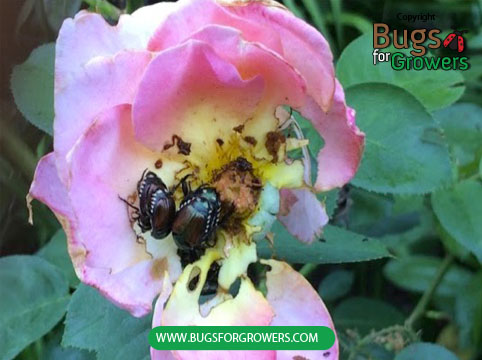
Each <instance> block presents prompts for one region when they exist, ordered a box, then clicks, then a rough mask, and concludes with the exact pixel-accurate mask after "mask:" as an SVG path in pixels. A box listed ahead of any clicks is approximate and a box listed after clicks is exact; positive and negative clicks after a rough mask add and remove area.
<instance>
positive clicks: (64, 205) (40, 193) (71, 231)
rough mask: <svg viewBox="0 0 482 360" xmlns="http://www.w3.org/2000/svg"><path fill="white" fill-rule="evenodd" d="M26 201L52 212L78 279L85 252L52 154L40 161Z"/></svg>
mask: <svg viewBox="0 0 482 360" xmlns="http://www.w3.org/2000/svg"><path fill="white" fill-rule="evenodd" d="M27 199H28V202H30V200H31V199H37V200H39V201H41V202H43V203H44V204H46V205H47V206H48V207H49V208H50V210H52V211H53V212H54V214H55V216H56V217H57V219H58V220H59V222H60V223H61V224H62V227H63V229H64V231H65V233H66V234H67V238H68V243H67V244H68V251H69V254H70V257H71V259H72V262H73V264H74V269H75V272H76V273H77V276H78V277H80V276H81V275H82V273H81V267H82V265H83V262H84V258H85V253H86V251H85V248H84V246H83V245H82V243H81V242H80V241H79V239H78V237H77V236H76V235H77V232H76V229H77V223H76V220H75V216H74V213H73V209H72V206H71V204H70V198H69V196H68V193H67V190H66V188H65V186H64V184H62V182H61V181H60V179H59V176H58V173H57V166H56V164H55V154H54V153H53V152H52V153H50V154H47V155H45V156H44V157H42V158H41V159H40V161H39V163H38V165H37V169H36V170H35V175H34V178H33V182H32V185H31V186H30V192H29V195H28V197H27Z"/></svg>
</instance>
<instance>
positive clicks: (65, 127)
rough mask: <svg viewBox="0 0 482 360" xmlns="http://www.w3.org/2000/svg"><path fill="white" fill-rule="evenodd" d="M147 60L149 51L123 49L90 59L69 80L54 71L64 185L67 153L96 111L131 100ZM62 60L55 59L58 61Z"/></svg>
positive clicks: (57, 136) (56, 144)
mask: <svg viewBox="0 0 482 360" xmlns="http://www.w3.org/2000/svg"><path fill="white" fill-rule="evenodd" d="M60 46H61V45H57V48H59V47H60ZM150 60H151V54H150V53H148V52H132V51H126V52H121V53H119V54H117V55H115V56H113V57H100V58H95V59H94V60H91V61H90V62H89V63H87V64H85V66H83V68H82V71H81V72H78V73H77V74H75V77H73V78H72V79H68V76H67V77H66V75H65V74H64V72H62V71H61V70H58V71H56V74H55V81H56V89H55V121H54V149H55V153H56V155H57V164H58V169H59V174H60V176H61V179H62V180H63V182H64V183H65V184H68V169H67V165H66V157H67V154H68V152H69V151H70V150H71V149H72V147H73V146H74V144H75V142H76V141H77V140H78V139H79V137H80V136H81V135H82V134H83V133H84V131H86V130H87V128H88V127H89V126H90V125H91V124H92V122H93V120H94V117H95V116H96V115H97V114H99V113H100V112H102V111H104V110H106V109H109V108H111V107H113V106H116V105H120V104H124V103H132V101H133V99H134V94H135V93H136V91H137V86H138V84H139V82H140V79H141V76H142V74H143V73H144V69H145V68H146V66H147V64H148V63H149V61H150ZM64 61H65V60H56V62H57V64H59V63H60V64H63V62H64ZM59 66H60V65H59Z"/></svg>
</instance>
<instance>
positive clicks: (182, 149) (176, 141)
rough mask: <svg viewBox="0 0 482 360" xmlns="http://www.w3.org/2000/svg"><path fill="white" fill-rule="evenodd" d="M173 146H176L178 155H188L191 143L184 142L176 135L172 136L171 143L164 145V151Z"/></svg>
mask: <svg viewBox="0 0 482 360" xmlns="http://www.w3.org/2000/svg"><path fill="white" fill-rule="evenodd" d="M174 145H177V149H178V151H177V152H178V154H182V155H189V154H190V153H191V143H188V142H185V141H184V140H182V138H181V137H180V136H178V135H173V136H172V138H171V143H167V144H165V145H164V150H168V149H170V148H172V147H173V146H174Z"/></svg>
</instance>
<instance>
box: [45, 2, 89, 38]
mask: <svg viewBox="0 0 482 360" xmlns="http://www.w3.org/2000/svg"><path fill="white" fill-rule="evenodd" d="M81 3H82V0H43V4H44V10H45V15H46V17H47V21H48V23H49V26H50V27H51V28H52V30H54V31H55V32H58V31H59V29H60V26H61V25H62V23H63V21H64V20H65V19H66V18H68V17H73V16H74V15H75V14H76V13H77V12H78V11H79V9H80V4H81Z"/></svg>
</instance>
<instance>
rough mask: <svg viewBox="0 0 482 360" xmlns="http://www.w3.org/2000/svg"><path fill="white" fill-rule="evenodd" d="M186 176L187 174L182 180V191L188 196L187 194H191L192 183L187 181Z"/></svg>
mask: <svg viewBox="0 0 482 360" xmlns="http://www.w3.org/2000/svg"><path fill="white" fill-rule="evenodd" d="M186 177H187V176H185V177H184V178H183V179H182V180H181V188H182V193H183V194H184V196H187V194H189V193H190V192H191V183H189V182H188V181H186Z"/></svg>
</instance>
